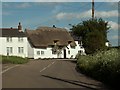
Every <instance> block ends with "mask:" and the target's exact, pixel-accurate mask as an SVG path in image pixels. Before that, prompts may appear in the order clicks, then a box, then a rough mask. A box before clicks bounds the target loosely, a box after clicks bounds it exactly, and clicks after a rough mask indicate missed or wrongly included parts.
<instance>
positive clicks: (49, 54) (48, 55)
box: [34, 48, 57, 59]
mask: <svg viewBox="0 0 120 90" xmlns="http://www.w3.org/2000/svg"><path fill="white" fill-rule="evenodd" d="M51 49H52V48H46V49H40V48H34V59H38V58H57V55H56V54H52V50H51ZM37 51H40V55H38V54H37ZM41 51H43V52H44V54H43V55H42V54H41Z"/></svg>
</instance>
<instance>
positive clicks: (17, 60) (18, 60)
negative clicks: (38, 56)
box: [0, 56, 29, 64]
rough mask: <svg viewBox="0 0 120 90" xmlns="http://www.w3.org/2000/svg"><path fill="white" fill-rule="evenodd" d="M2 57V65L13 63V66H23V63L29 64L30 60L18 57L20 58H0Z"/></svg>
mask: <svg viewBox="0 0 120 90" xmlns="http://www.w3.org/2000/svg"><path fill="white" fill-rule="evenodd" d="M0 57H2V58H1V60H0V62H2V64H6V63H12V64H23V63H27V62H28V61H29V59H28V58H22V57H18V56H0Z"/></svg>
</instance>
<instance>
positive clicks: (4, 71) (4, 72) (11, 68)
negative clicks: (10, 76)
mask: <svg viewBox="0 0 120 90" xmlns="http://www.w3.org/2000/svg"><path fill="white" fill-rule="evenodd" d="M17 66H19V65H15V66H12V67H9V68H7V69H5V70H3V71H2V72H1V74H3V73H5V72H7V71H8V70H10V69H12V68H15V67H17Z"/></svg>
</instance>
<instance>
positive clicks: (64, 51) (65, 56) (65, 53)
mask: <svg viewBox="0 0 120 90" xmlns="http://www.w3.org/2000/svg"><path fill="white" fill-rule="evenodd" d="M64 58H66V49H64Z"/></svg>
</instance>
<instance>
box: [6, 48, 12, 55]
mask: <svg viewBox="0 0 120 90" xmlns="http://www.w3.org/2000/svg"><path fill="white" fill-rule="evenodd" d="M12 53H13V48H12V47H7V55H9V54H12Z"/></svg>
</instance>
